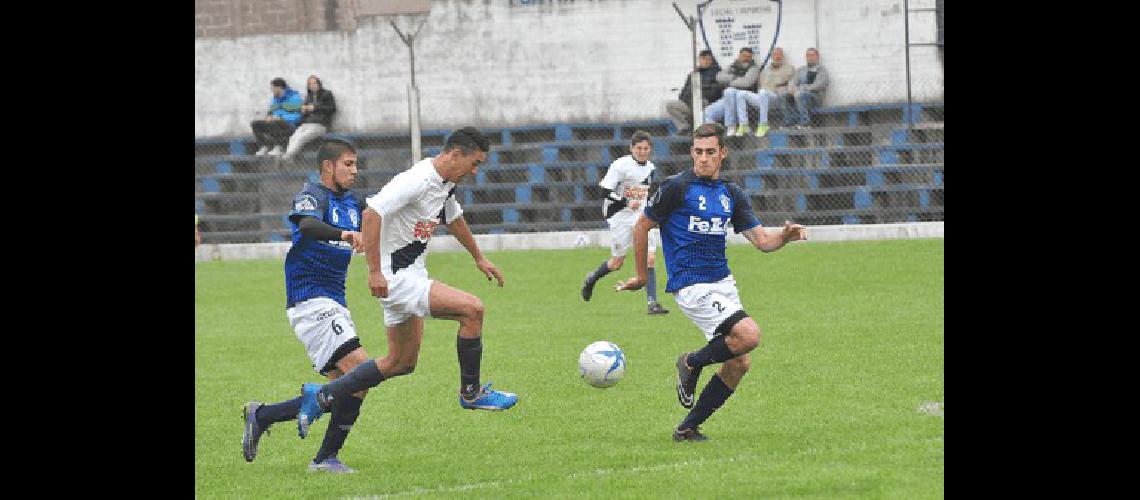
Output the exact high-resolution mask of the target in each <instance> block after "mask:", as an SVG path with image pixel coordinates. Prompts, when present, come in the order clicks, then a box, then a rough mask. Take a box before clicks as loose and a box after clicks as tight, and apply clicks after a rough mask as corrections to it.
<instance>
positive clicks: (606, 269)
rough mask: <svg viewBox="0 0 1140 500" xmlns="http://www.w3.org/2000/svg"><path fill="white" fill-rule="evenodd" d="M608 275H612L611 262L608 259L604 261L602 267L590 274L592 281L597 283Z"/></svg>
mask: <svg viewBox="0 0 1140 500" xmlns="http://www.w3.org/2000/svg"><path fill="white" fill-rule="evenodd" d="M607 274H610V261H609V260H608V259H607V260H603V261H602V265H600V266H598V268H597V269H595V270H594V272H593V273H591V274H590V277H591V280H592V281H597V280H600V279H602V277H603V276H605V275H607Z"/></svg>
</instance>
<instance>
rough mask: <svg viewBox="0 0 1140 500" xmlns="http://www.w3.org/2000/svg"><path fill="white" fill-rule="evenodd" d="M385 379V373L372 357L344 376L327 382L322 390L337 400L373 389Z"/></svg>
mask: <svg viewBox="0 0 1140 500" xmlns="http://www.w3.org/2000/svg"><path fill="white" fill-rule="evenodd" d="M383 381H384V374H383V373H380V367H378V366H376V361H374V360H371V359H370V360H368V361H365V362H364V363H361V364H360V366H357V367H356V368H353V369H352V371H350V372H348V373H346V374H344V376H343V377H340V378H338V379H336V380H333V381H332V382H329V383H328V384H325V386H324V388H322V389H321V392H323V393H325V394H328V395H331V396H332V397H333V399H334V400H335V399H337V398H346V397H348V396H350V395H352V394H353V393H355V392H360V391H363V390H365V389H371V388H373V387H376V386H377V385H379V384H380V382H383Z"/></svg>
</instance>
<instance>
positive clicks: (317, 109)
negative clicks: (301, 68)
mask: <svg viewBox="0 0 1140 500" xmlns="http://www.w3.org/2000/svg"><path fill="white" fill-rule="evenodd" d="M308 87H309V92H308V94H306V95H305V103H304V104H303V105H302V106H301V113H303V115H304V116H302V117H301V126H299V127H297V130H296V131H295V132H293V135H292V136H291V137H289V146H288V147H286V148H285V156H282V157H281V159H282V160H284V161H293V158H295V157H296V156H297V155H298V154H300V153H301V148H304V147H305V144H307V143H309V142H311V141H313V140H315V139H319V138H321V137H324V135H325V134H327V133H328V131H329V126H330V125H331V124H332V117H333V113H336V99H334V98H333V93H332V92H331V91H329V90H326V89H325V86H324V84H322V83H321V79H320V78H317V77H316V75H309V81H308Z"/></svg>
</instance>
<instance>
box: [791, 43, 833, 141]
mask: <svg viewBox="0 0 1140 500" xmlns="http://www.w3.org/2000/svg"><path fill="white" fill-rule="evenodd" d="M805 58H806V59H807V64H806V65H804V66H802V67H800V69H799V71H796V77H795V78H792V81H791V82H789V83H788V92H789V93H790V94H791V95H792V96H794V99H795V103H796V105H795V108H793V107H792V106H791V105H790V104H791V103H790V102H788V101H789V99H788V98H786V97H785V98H784V99H781V100H780V104H781V106H782V108H783V111H784V123H786V124H787V125H788V126H792V125H795V126H796V128H809V127H811V112H812V110H814V109H815V108H818V107H819V105H820V104H822V103H823V91H824V90H827V68H824V67H823V65H822V64H820V63H819V51H818V50H815V49H814V48H812V49H807V54H806V55H805ZM797 115H798V118H799V120H798V122H797V120H796V116H797Z"/></svg>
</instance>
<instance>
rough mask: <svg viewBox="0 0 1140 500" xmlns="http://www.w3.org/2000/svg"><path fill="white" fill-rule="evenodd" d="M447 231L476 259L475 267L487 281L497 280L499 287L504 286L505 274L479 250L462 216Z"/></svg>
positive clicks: (448, 226)
mask: <svg viewBox="0 0 1140 500" xmlns="http://www.w3.org/2000/svg"><path fill="white" fill-rule="evenodd" d="M447 230H448V231H449V232H451V234H452V236H455V239H456V241H459V244H461V245H463V248H466V249H467V253H470V254H471V257H472V258H474V259H475V267H478V268H479V271H481V272H482V273H483V274H485V275H487V281H491V278H495V279H496V280H498V281H499V286H503V283H504V281H503V273H501V272H499V268H497V267H495V264H492V263H491V261H490V260H487V258H486V257H484V256H483V252H481V251H480V250H479V245H478V244H476V243H475V236H473V235H472V234H471V228H469V227H467V221H466V220H465V219H464V218H463V216H462V215H460V216H459V217H456V218H455V220H453V221H451V223H450V224H448V225H447Z"/></svg>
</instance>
